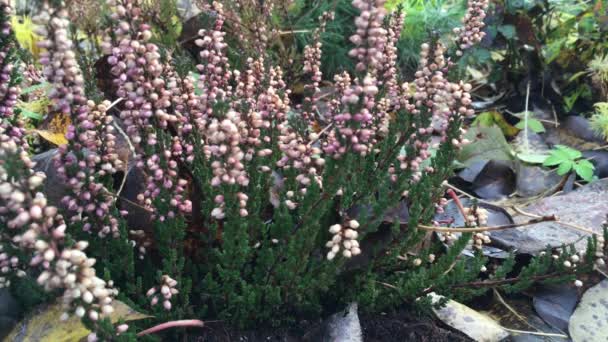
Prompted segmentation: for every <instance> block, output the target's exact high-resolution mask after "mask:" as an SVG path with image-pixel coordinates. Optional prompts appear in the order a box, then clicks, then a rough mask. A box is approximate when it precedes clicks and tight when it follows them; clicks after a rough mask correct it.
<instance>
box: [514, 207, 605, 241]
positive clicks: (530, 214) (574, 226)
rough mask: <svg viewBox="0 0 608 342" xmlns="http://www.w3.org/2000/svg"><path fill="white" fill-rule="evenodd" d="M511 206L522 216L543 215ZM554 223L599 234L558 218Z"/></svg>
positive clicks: (537, 216)
mask: <svg viewBox="0 0 608 342" xmlns="http://www.w3.org/2000/svg"><path fill="white" fill-rule="evenodd" d="M512 208H513V210H515V211H516V212H518V213H520V214H522V215H524V216H528V217H534V218H540V217H543V216H539V215H536V214H532V213H529V212H527V211H524V210H523V209H521V208H518V207H516V206H513V207H512ZM555 223H558V224H560V225H562V226H564V227H568V228H572V229H574V230H578V231H581V232H585V233H587V234H591V235H598V234H599V233H598V232H595V231H593V230H592V229H589V228H585V227H582V226H579V225H576V224H574V223H568V222H564V221H560V220H559V219H557V220H555Z"/></svg>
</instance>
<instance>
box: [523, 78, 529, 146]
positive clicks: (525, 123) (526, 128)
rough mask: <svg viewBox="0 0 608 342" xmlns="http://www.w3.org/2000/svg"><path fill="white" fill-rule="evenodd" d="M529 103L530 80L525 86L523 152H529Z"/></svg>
mask: <svg viewBox="0 0 608 342" xmlns="http://www.w3.org/2000/svg"><path fill="white" fill-rule="evenodd" d="M529 104H530V81H528V85H527V87H526V109H525V112H524V150H525V153H530V142H529V141H528V115H529V112H528V107H529Z"/></svg>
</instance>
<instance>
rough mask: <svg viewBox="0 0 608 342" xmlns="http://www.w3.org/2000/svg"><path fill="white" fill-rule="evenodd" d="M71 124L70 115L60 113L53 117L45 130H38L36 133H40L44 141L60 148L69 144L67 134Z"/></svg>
mask: <svg viewBox="0 0 608 342" xmlns="http://www.w3.org/2000/svg"><path fill="white" fill-rule="evenodd" d="M71 124H72V121H71V120H70V116H69V115H65V114H61V113H58V114H55V115H54V116H53V118H52V119H51V121H50V122H49V124H48V125H47V127H46V128H45V129H37V130H34V132H36V133H38V134H39V135H40V136H41V137H42V138H43V139H44V140H46V141H48V142H50V143H52V144H55V145H58V146H60V145H64V144H67V143H68V140H67V139H66V137H65V134H66V133H67V131H68V127H69V126H70V125H71Z"/></svg>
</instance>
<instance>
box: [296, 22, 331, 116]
mask: <svg viewBox="0 0 608 342" xmlns="http://www.w3.org/2000/svg"><path fill="white" fill-rule="evenodd" d="M333 19H334V13H333V12H324V13H323V14H322V15H321V17H320V18H319V27H318V28H316V29H315V31H314V33H313V37H312V42H311V44H309V45H306V46H305V47H304V61H303V67H302V71H303V72H304V73H305V74H307V75H308V76H309V77H310V82H309V83H307V84H306V85H305V86H304V93H305V94H304V96H305V97H304V99H303V103H304V106H303V108H302V117H303V118H304V119H305V120H311V119H312V118H313V117H314V115H315V112H316V111H317V108H316V105H315V104H316V96H315V95H316V94H317V93H318V92H319V84H320V83H321V81H322V80H323V72H322V71H321V55H322V50H321V48H322V46H323V44H322V43H321V34H322V33H323V32H325V28H326V26H327V22H328V21H329V20H333Z"/></svg>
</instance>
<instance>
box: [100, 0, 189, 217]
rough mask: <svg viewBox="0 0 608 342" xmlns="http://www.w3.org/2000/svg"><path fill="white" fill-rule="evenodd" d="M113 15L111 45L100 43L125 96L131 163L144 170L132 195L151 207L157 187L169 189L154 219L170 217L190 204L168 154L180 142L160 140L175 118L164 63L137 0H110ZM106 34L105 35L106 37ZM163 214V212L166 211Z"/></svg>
mask: <svg viewBox="0 0 608 342" xmlns="http://www.w3.org/2000/svg"><path fill="white" fill-rule="evenodd" d="M108 4H109V5H110V6H112V8H113V10H114V12H113V16H112V18H113V19H114V20H116V25H115V26H114V35H115V37H116V40H117V44H115V45H114V46H113V45H112V43H111V42H110V40H109V39H106V41H105V42H104V44H103V46H104V49H105V50H106V52H107V53H109V54H110V57H109V58H108V62H109V63H110V65H111V66H112V69H111V72H112V74H113V76H114V77H115V79H114V83H115V86H116V88H117V92H116V94H117V96H119V97H120V98H122V99H124V103H123V109H122V111H121V113H120V118H121V119H122V122H123V123H124V125H125V127H126V133H127V135H128V136H129V137H130V138H131V142H132V143H133V145H134V147H135V163H136V164H135V165H136V166H137V167H138V168H140V169H142V170H143V171H144V174H145V175H146V187H145V189H144V191H143V192H142V193H140V194H138V195H137V200H138V201H139V202H140V203H141V204H142V205H143V206H144V207H145V208H147V209H149V210H151V211H154V210H155V208H156V206H155V205H154V203H153V201H154V200H156V199H157V198H160V199H161V200H164V198H163V197H159V195H160V194H161V192H162V191H164V192H165V193H167V194H169V196H171V199H170V200H169V204H170V207H169V209H168V211H167V212H166V213H160V217H159V219H161V220H164V219H165V217H166V216H168V217H172V216H174V215H175V214H176V212H177V211H180V212H189V211H190V209H191V207H192V205H191V203H190V201H189V200H187V199H186V198H185V196H184V192H185V185H186V181H185V180H182V179H179V177H178V164H177V161H176V159H175V158H174V157H173V155H174V154H176V153H178V152H177V151H181V150H183V147H181V146H179V147H178V146H177V145H179V144H180V141H179V140H176V139H171V138H169V139H163V138H162V136H161V134H162V133H163V132H164V131H165V130H166V129H167V128H168V126H169V124H174V123H178V122H179V121H180V117H179V116H178V115H176V114H175V113H172V111H171V106H172V102H171V100H172V99H173V96H172V89H171V87H176V86H177V85H175V84H170V85H167V82H166V81H165V79H164V78H163V76H164V75H165V74H164V73H165V72H168V70H167V69H166V67H165V66H164V65H163V63H161V60H160V53H159V48H158V46H157V45H155V44H153V43H150V42H149V41H150V38H151V37H152V31H151V27H150V26H149V25H147V24H144V23H141V9H140V8H139V7H138V6H137V1H133V0H118V1H113V0H109V1H108ZM107 38H108V37H107ZM165 215H166V216H165Z"/></svg>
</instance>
